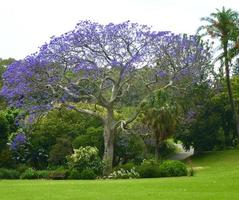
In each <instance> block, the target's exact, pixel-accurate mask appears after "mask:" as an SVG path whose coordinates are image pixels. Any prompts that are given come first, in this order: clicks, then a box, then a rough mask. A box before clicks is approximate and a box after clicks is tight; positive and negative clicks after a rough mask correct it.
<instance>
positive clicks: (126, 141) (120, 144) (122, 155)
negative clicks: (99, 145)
mask: <svg viewBox="0 0 239 200" xmlns="http://www.w3.org/2000/svg"><path fill="white" fill-rule="evenodd" d="M115 149H116V151H115V153H114V164H115V165H117V164H119V163H123V164H124V163H126V162H134V163H136V164H137V163H141V162H142V160H143V159H144V156H145V144H144V141H143V139H142V138H141V137H140V136H139V135H137V134H124V133H121V134H119V135H118V136H117V137H116V139H115Z"/></svg>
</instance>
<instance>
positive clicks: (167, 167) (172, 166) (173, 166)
mask: <svg viewBox="0 0 239 200" xmlns="http://www.w3.org/2000/svg"><path fill="white" fill-rule="evenodd" d="M159 171H160V176H161V177H175V176H187V167H186V165H185V164H184V163H183V162H181V161H178V160H166V161H164V162H163V163H162V164H160V166H159Z"/></svg>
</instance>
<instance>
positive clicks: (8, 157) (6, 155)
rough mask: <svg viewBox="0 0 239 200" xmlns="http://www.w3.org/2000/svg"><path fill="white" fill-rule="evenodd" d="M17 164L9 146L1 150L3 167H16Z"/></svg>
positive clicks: (1, 164)
mask: <svg viewBox="0 0 239 200" xmlns="http://www.w3.org/2000/svg"><path fill="white" fill-rule="evenodd" d="M15 165H16V162H15V161H14V160H13V158H12V153H11V151H10V150H9V148H8V147H5V148H4V149H3V150H2V151H1V152H0V167H2V168H9V167H10V168H14V167H15Z"/></svg>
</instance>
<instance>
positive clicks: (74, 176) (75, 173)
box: [68, 169, 81, 179]
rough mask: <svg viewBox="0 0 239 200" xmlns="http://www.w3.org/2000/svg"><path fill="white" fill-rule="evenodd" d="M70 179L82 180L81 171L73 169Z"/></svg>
mask: <svg viewBox="0 0 239 200" xmlns="http://www.w3.org/2000/svg"><path fill="white" fill-rule="evenodd" d="M68 179H81V173H80V171H79V170H76V169H72V170H71V171H70V174H69V176H68Z"/></svg>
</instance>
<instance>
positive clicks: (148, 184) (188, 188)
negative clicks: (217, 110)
mask: <svg viewBox="0 0 239 200" xmlns="http://www.w3.org/2000/svg"><path fill="white" fill-rule="evenodd" d="M192 165H193V167H194V168H195V169H196V174H195V176H194V177H179V178H158V179H134V180H94V181H82V180H80V181H49V180H37V181H36V180H35V181H29V180H27V181H26V180H16V181H11V180H8V181H5V180H4V181H0V196H1V200H12V199H14V200H75V199H81V200H91V199H92V200H97V199H99V200H101V199H102V200H122V199H124V200H136V199H137V200H154V199H160V200H171V199H177V200H178V199H179V200H189V199H190V200H191V199H195V200H202V199H203V200H204V199H205V200H224V199H225V200H234V199H235V200H238V199H239V151H238V150H230V151H223V152H213V153H209V154H205V155H202V156H198V157H195V158H192Z"/></svg>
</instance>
